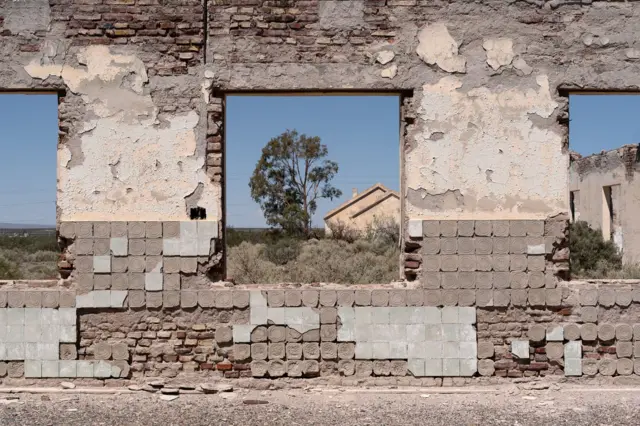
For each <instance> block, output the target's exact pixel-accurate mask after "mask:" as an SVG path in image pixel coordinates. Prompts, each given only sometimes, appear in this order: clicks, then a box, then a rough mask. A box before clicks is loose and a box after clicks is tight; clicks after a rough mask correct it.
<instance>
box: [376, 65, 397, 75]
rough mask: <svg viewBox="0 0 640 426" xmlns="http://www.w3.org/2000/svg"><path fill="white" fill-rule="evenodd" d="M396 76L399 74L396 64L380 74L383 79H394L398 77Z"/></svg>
mask: <svg viewBox="0 0 640 426" xmlns="http://www.w3.org/2000/svg"><path fill="white" fill-rule="evenodd" d="M396 74H398V66H397V65H396V64H393V65H391V66H390V67H388V68H385V69H383V70H382V71H381V72H380V75H381V76H382V77H383V78H393V77H395V76H396Z"/></svg>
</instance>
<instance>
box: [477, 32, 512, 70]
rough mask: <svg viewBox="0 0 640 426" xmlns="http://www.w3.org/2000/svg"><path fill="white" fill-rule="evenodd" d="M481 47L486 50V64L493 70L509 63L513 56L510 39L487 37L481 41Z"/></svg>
mask: <svg viewBox="0 0 640 426" xmlns="http://www.w3.org/2000/svg"><path fill="white" fill-rule="evenodd" d="M482 47H483V48H484V50H485V51H486V52H487V64H489V66H490V67H491V68H493V69H494V70H498V69H499V68H500V67H503V66H509V65H511V62H512V61H513V56H514V55H513V41H511V39H508V38H498V39H488V40H485V41H484V43H482Z"/></svg>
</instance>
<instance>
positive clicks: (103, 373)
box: [93, 361, 111, 379]
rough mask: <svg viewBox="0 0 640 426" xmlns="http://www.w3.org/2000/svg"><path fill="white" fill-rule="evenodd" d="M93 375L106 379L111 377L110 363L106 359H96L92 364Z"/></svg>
mask: <svg viewBox="0 0 640 426" xmlns="http://www.w3.org/2000/svg"><path fill="white" fill-rule="evenodd" d="M93 377H96V378H103V379H106V378H108V377H111V364H109V363H108V362H106V361H97V362H94V364H93Z"/></svg>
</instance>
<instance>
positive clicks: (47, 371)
mask: <svg viewBox="0 0 640 426" xmlns="http://www.w3.org/2000/svg"><path fill="white" fill-rule="evenodd" d="M59 376H60V366H59V361H42V377H59Z"/></svg>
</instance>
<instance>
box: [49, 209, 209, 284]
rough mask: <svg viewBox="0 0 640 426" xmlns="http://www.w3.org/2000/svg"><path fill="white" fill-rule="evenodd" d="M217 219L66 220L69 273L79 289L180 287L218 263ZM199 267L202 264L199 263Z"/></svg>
mask: <svg viewBox="0 0 640 426" xmlns="http://www.w3.org/2000/svg"><path fill="white" fill-rule="evenodd" d="M218 226H219V224H218V222H217V221H204V220H194V221H182V222H175V221H171V222H63V223H62V224H61V225H60V234H59V235H60V237H61V238H62V240H63V241H64V243H65V244H66V250H65V255H66V260H65V261H63V262H62V263H61V266H64V268H65V270H66V271H67V273H70V272H71V271H72V270H74V271H75V276H74V278H75V281H76V283H77V285H78V287H79V288H80V289H84V290H85V291H90V290H94V289H95V290H108V289H115V290H127V289H131V290H147V291H162V290H163V289H164V288H165V287H166V288H167V289H169V290H180V289H181V287H182V286H181V282H182V281H183V280H184V279H185V278H184V277H185V276H186V275H187V274H188V275H189V276H194V275H195V274H196V273H197V272H199V271H201V272H202V271H204V272H205V273H206V272H208V271H209V269H210V268H212V266H213V265H217V260H218V259H217V258H216V257H215V254H216V240H217V239H218V237H219V231H218ZM199 268H200V269H199Z"/></svg>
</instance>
